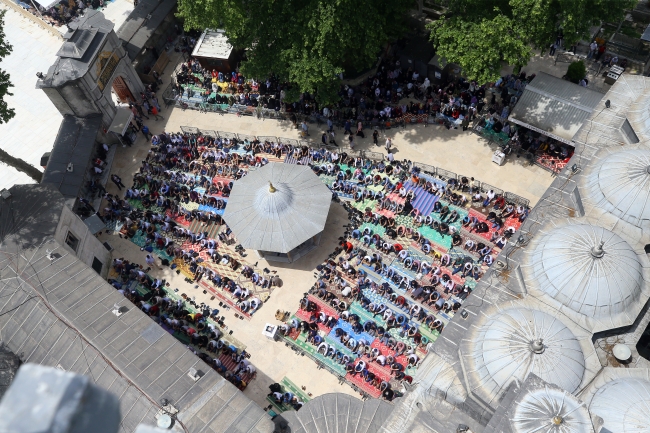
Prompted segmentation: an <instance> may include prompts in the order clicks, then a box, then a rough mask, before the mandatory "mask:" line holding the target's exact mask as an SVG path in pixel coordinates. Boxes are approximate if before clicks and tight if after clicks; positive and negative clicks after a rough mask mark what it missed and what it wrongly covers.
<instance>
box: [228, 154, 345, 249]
mask: <svg viewBox="0 0 650 433" xmlns="http://www.w3.org/2000/svg"><path fill="white" fill-rule="evenodd" d="M269 182H271V183H272V184H273V187H274V188H275V190H276V191H275V192H271V191H270V187H269ZM331 200H332V193H331V192H330V190H329V188H327V186H326V185H325V184H323V183H322V182H321V180H320V179H319V178H318V176H316V175H315V174H314V172H313V171H312V170H311V168H310V167H309V166H306V165H296V164H282V163H274V162H271V163H269V164H267V165H265V166H264V167H262V168H260V169H258V170H255V171H251V172H249V173H248V175H246V176H245V177H243V178H241V179H240V180H238V181H236V182H235V184H234V185H233V188H232V192H231V193H230V198H229V199H228V206H226V211H225V213H224V215H223V217H224V219H225V220H226V222H227V223H228V226H229V227H230V228H231V229H232V231H233V232H234V233H235V235H236V236H237V239H238V240H239V242H240V243H241V244H242V245H243V246H244V247H245V248H252V249H255V250H262V251H272V252H277V253H287V252H289V251H291V250H292V249H294V248H295V247H297V246H298V245H300V244H302V243H303V242H305V241H306V240H308V239H309V238H311V237H312V236H315V235H317V234H319V233H320V232H322V231H323V228H325V221H326V220H327V214H328V212H329V208H330V203H331Z"/></svg>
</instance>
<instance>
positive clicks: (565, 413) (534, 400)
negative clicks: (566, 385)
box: [510, 386, 594, 433]
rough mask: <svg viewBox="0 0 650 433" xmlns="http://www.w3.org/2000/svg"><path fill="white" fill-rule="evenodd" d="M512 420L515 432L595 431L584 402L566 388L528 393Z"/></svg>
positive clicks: (582, 432) (558, 432)
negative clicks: (565, 389)
mask: <svg viewBox="0 0 650 433" xmlns="http://www.w3.org/2000/svg"><path fill="white" fill-rule="evenodd" d="M510 423H511V424H512V427H513V429H512V430H513V432H515V433H533V432H544V433H593V431H594V426H593V423H592V422H591V417H590V416H589V411H588V410H587V407H586V406H585V404H584V403H582V402H581V401H579V400H578V399H577V398H575V397H574V396H573V395H571V394H569V393H568V392H566V391H564V390H559V389H556V388H550V387H548V386H545V387H544V388H540V389H536V390H534V391H530V392H527V393H526V394H525V395H524V396H523V397H522V398H521V399H520V400H519V401H518V402H517V405H516V407H515V410H514V413H513V415H512V419H511V420H510Z"/></svg>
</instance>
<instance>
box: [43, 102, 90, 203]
mask: <svg viewBox="0 0 650 433" xmlns="http://www.w3.org/2000/svg"><path fill="white" fill-rule="evenodd" d="M101 125H102V116H94V117H88V118H82V117H75V116H70V115H66V116H63V121H62V122H61V126H60V127H59V133H58V134H57V136H56V141H55V142H54V145H53V147H52V152H51V154H50V158H49V160H48V161H47V166H46V167H45V172H44V173H43V178H42V180H41V182H42V183H45V184H52V185H54V186H55V187H56V188H57V189H58V190H59V191H61V194H63V196H64V197H65V198H66V200H67V201H68V206H70V208H72V206H73V205H74V201H75V200H76V198H77V197H78V196H79V195H80V193H81V191H82V189H83V188H84V182H85V180H86V175H87V169H88V166H89V165H90V159H91V157H92V156H93V151H94V149H95V138H96V136H97V132H98V131H99V128H100V127H101ZM70 163H72V165H73V169H72V171H67V167H68V164H70Z"/></svg>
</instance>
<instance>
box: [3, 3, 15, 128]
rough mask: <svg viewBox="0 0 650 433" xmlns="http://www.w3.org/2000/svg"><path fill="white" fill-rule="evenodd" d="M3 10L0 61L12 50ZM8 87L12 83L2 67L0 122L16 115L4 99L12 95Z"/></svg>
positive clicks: (4, 121) (11, 85) (5, 121)
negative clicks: (5, 30) (7, 36)
mask: <svg viewBox="0 0 650 433" xmlns="http://www.w3.org/2000/svg"><path fill="white" fill-rule="evenodd" d="M5 12H6V11H4V10H0V62H1V61H2V59H3V58H5V57H7V56H8V55H9V54H11V50H13V47H12V46H11V44H10V43H9V42H7V40H6V38H5V32H4V27H5ZM10 87H13V84H11V81H9V74H8V73H7V71H5V70H4V69H0V123H7V122H9V120H10V119H11V118H13V117H14V116H15V115H16V112H15V111H14V109H13V108H9V106H8V105H7V102H6V101H5V96H6V95H9V96H11V95H13V93H11V92H9V88H10Z"/></svg>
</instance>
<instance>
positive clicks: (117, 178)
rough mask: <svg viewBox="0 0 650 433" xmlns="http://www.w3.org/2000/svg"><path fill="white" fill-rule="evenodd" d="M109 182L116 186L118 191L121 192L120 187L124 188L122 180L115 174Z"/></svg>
mask: <svg viewBox="0 0 650 433" xmlns="http://www.w3.org/2000/svg"><path fill="white" fill-rule="evenodd" d="M111 180H112V181H113V183H114V184H115V185H117V187H118V188H119V190H120V191H122V187H124V188H126V186H124V184H123V183H122V179H121V178H120V177H119V176H118V175H116V174H113V175H111Z"/></svg>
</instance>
